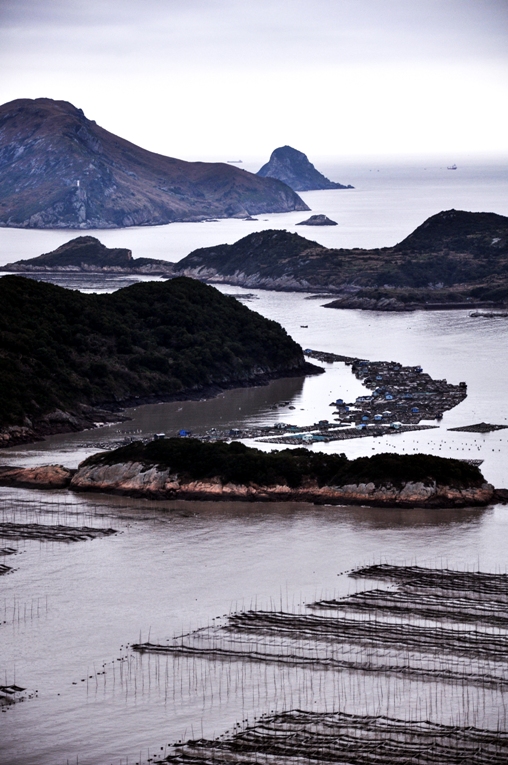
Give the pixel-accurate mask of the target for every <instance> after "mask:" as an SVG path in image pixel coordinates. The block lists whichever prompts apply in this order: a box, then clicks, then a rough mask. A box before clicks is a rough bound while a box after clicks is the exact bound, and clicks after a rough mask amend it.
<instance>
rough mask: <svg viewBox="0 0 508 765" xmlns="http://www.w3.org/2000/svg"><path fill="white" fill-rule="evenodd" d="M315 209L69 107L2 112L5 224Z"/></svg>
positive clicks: (35, 104)
mask: <svg viewBox="0 0 508 765" xmlns="http://www.w3.org/2000/svg"><path fill="white" fill-rule="evenodd" d="M308 209H309V208H308V207H307V205H306V204H305V203H304V202H303V201H302V200H301V199H300V197H299V196H298V195H297V194H296V193H295V192H294V191H293V189H291V188H289V186H287V185H285V184H284V183H282V182H281V181H279V180H277V179H275V178H264V177H262V176H257V175H254V174H253V173H248V172H246V171H244V170H241V169H240V168H238V167H235V166H233V165H228V164H226V163H209V162H184V161H183V160H180V159H175V158H173V157H165V156H162V155H160V154H155V153H154V152H151V151H147V150H146V149H142V148H141V147H139V146H136V145H135V144H133V143H130V142H129V141H126V140H125V139H123V138H120V137H118V136H116V135H113V134H112V133H109V132H108V131H107V130H104V128H102V127H99V125H97V124H96V123H95V122H94V121H93V120H89V119H87V118H86V117H85V115H84V114H83V111H82V110H81V109H77V108H76V107H75V106H73V105H72V104H70V103H67V102H66V101H53V100H52V99H50V98H36V99H33V100H32V99H29V98H22V99H18V100H16V101H11V102H10V103H7V104H4V105H3V106H1V107H0V226H14V227H21V228H75V229H87V228H88V229H89V228H95V229H97V228H119V227H125V226H155V225H160V224H163V223H171V222H173V221H196V220H203V219H205V218H210V217H213V218H230V217H245V216H249V215H253V214H257V213H268V212H271V213H274V212H288V211H290V210H308Z"/></svg>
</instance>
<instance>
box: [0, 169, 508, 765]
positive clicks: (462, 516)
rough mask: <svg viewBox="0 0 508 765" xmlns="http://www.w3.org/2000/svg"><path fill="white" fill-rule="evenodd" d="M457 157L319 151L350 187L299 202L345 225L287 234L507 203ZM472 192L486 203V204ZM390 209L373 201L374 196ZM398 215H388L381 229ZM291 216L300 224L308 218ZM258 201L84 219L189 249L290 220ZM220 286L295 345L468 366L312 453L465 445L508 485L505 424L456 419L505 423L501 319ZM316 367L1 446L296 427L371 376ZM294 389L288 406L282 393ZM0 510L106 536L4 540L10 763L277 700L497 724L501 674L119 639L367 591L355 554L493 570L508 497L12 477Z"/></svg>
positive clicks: (154, 741) (203, 724)
mask: <svg viewBox="0 0 508 765" xmlns="http://www.w3.org/2000/svg"><path fill="white" fill-rule="evenodd" d="M453 159H454V160H455V158H453ZM457 164H458V165H459V168H458V170H457V171H447V170H446V166H444V167H443V168H440V167H435V168H434V169H431V170H430V172H431V174H432V175H429V176H427V177H429V178H431V180H430V181H429V182H428V183H427V182H425V181H424V180H423V174H424V172H429V168H427V170H426V171H425V170H424V168H423V167H421V168H420V167H419V168H418V172H416V171H414V173H413V180H412V181H411V173H410V172H409V171H407V173H406V170H405V169H404V167H403V166H399V168H398V169H397V170H396V169H395V168H393V167H392V169H391V170H390V171H388V170H387V169H385V171H384V174H383V168H382V166H379V167H376V165H374V164H373V165H372V168H367V167H365V168H363V170H362V174H361V173H360V172H359V171H358V175H357V176H355V175H353V172H351V173H347V172H344V170H345V169H347V168H345V167H341V168H340V173H339V169H337V173H333V172H332V171H333V168H331V167H330V168H329V169H326V172H327V174H328V175H329V176H330V177H332V178H334V179H336V180H340V181H342V182H344V183H353V184H354V185H356V186H357V187H358V188H357V190H355V191H354V192H350V191H347V192H346V191H340V192H339V191H336V192H310V193H308V194H307V195H304V196H305V199H306V200H307V201H308V203H309V205H310V202H309V200H310V199H317V198H318V195H320V198H321V200H322V201H321V202H320V203H319V205H315V204H313V205H310V206H312V207H313V212H324V213H325V214H327V215H329V217H332V218H334V219H336V220H338V221H339V223H340V226H337V227H334V228H333V229H327V230H323V229H304V228H303V227H302V228H296V229H292V228H290V230H296V231H298V232H299V233H302V232H303V233H305V234H306V235H308V234H307V232H311V238H315V239H317V240H318V241H323V243H326V244H331V243H332V241H331V240H330V241H326V242H325V237H335V239H333V242H334V243H335V244H334V246H351V245H353V244H357V245H358V244H359V245H362V246H374V245H376V246H377V245H386V244H393V243H394V241H397V240H398V239H401V238H403V236H405V235H407V233H409V232H410V231H411V230H412V229H413V228H414V227H415V225H417V224H418V223H420V222H422V220H423V219H424V218H425V217H427V215H429V214H432V213H434V212H438V211H439V209H445V208H450V207H455V208H462V209H464V208H465V209H478V210H482V209H483V210H485V209H489V210H491V211H494V212H498V213H501V214H507V213H508V209H507V207H506V198H507V196H506V178H505V180H502V179H501V178H500V177H498V174H497V173H498V170H497V169H496V167H492V168H491V175H490V181H489V180H488V179H486V170H485V169H484V170H483V171H482V172H480V171H478V172H477V175H473V177H474V178H476V181H475V183H474V184H472V185H471V182H470V181H471V177H470V178H469V182H468V183H462V182H461V181H460V178H461V176H460V172H461V171H462V164H461V163H459V162H458V161H457ZM378 169H379V174H378V172H377V171H378ZM372 172H373V173H375V175H374V177H373V179H372V181H371V180H370V175H371V174H372ZM389 172H390V173H391V175H390V178H391V180H390V181H389V182H388V180H387V179H388V175H389ZM463 172H465V171H463ZM475 172H476V171H475ZM471 173H473V170H471ZM378 177H379V180H378ZM382 178H385V180H384V181H382V180H381V179H382ZM482 178H483V179H484V180H483V181H482ZM496 179H497V180H496ZM359 181H362V182H361V183H360V182H359ZM383 183H384V191H383V192H382V184H383ZM482 184H483V185H482ZM390 189H391V190H390ZM482 191H483V193H484V197H483V198H484V200H485V199H488V200H489V202H488V203H487V202H485V203H482V193H481V192H482ZM381 192H382V193H381ZM376 195H377V197H376ZM489 195H490V196H489ZM355 199H356V200H359V201H358V202H355ZM376 200H377V201H376ZM468 200H469V201H468ZM355 205H356V207H355ZM383 205H384V207H385V210H384V213H383V211H382V210H378V206H381V207H383ZM409 208H410V209H409ZM362 210H363V212H362ZM367 210H371V211H372V210H375V211H376V212H375V214H374V213H372V212H371V213H370V214H367ZM397 211H399V212H400V221H399V222H398V223H397V224H396V225H395V221H396V220H397ZM346 213H347V215H346ZM289 215H290V216H292V220H293V224H294V222H296V221H297V220H299V219H303V218H304V217H305V215H306V214H305V213H304V214H301V213H299V214H294V213H291V214H289ZM348 216H349V217H348ZM411 216H413V217H411ZM265 217H266V218H267V220H266V221H265V220H260V221H258V222H257V223H249V222H246V221H222V222H219V223H209V224H206V223H203V224H173V226H166V227H158V228H155V229H148V228H147V229H133V230H130V229H128V230H124V231H108V232H99V233H98V235H99V236H100V238H101V240H102V241H104V242H105V243H106V244H108V245H110V246H128V247H130V248H132V249H133V250H134V255H135V256H141V255H143V256H147V255H150V256H152V257H154V256H155V257H163V253H165V257H168V259H178V257H180V256H182V255H184V254H186V252H188V251H190V250H191V249H194V248H195V247H196V246H202V245H203V246H204V245H205V244H215V243H218V242H220V241H234V240H235V239H237V238H239V236H241V235H243V234H244V233H246V232H247V231H250V230H253V228H249V226H252V227H257V226H258V225H259V226H261V225H262V224H263V225H270V226H275V225H276V223H275V221H278V225H280V227H285V226H287V227H289V221H287V220H286V222H285V223H284V222H281V219H282V218H283V217H285V216H280V217H277V216H260V218H265ZM346 218H347V219H348V220H349V223H350V227H351V232H349V233H346V231H341V228H345V227H346V228H347V225H346ZM362 218H363V223H362ZM293 224H291V225H293ZM75 233H76V232H37V231H15V230H7V229H3V230H0V243H1V252H2V258H3V259H4V260H3V262H8V261H9V260H12V259H16V258H18V257H32V256H34V255H36V254H40V253H41V252H43V251H48V250H50V249H53V248H54V246H57V244H59V243H62V242H63V241H66V240H67V239H68V238H70V236H73V235H75ZM86 233H88V232H86ZM360 235H361V236H363V237H364V238H363V239H361V237H360ZM320 237H322V239H320ZM340 237H343V239H341V238H340ZM348 237H350V238H349V239H348ZM353 239H354V241H353ZM340 241H343V242H346V241H347V244H344V245H341V244H339V242H340ZM362 243H363V244H362ZM169 245H171V246H169ZM9 248H10V249H9ZM7 250H9V253H10V254H9V253H8V252H7ZM29 250H30V251H29ZM170 250H171V253H172V254H173V255H174V258H173V255H172V256H171V257H169V255H168V253H169V251H170ZM13 253H14V254H13ZM177 255H178V257H177ZM92 286H93V285H92ZM96 288H97V287H96ZM107 288H108V289H111V288H112V286H111V285H108V287H107ZM221 289H222V290H223V291H224V292H229V293H233V294H236V295H238V296H241V297H240V299H242V300H245V302H246V303H247V304H248V305H249V307H251V308H253V309H254V310H257V311H259V312H260V313H262V314H263V315H265V316H268V317H269V318H274V319H276V320H277V321H279V322H281V323H282V324H283V326H284V327H285V328H286V329H287V331H288V332H289V333H290V334H291V335H292V336H293V337H294V338H295V339H296V340H297V341H298V342H300V343H301V344H302V345H303V346H304V347H312V348H316V349H320V350H329V351H332V352H336V353H340V354H345V355H353V356H359V357H363V358H368V359H393V360H396V361H400V362H402V363H403V364H421V365H422V366H423V368H424V370H425V371H427V372H428V373H429V374H430V375H431V376H432V377H436V378H446V379H448V380H449V381H450V382H453V383H458V382H460V381H465V382H467V385H468V397H467V398H466V399H465V401H464V402H462V403H461V404H460V405H459V406H458V407H456V408H455V409H453V410H451V411H450V412H448V413H446V414H445V416H444V418H443V420H442V422H441V423H439V427H438V428H436V429H435V430H429V431H420V432H415V433H411V434H398V435H393V436H389V437H385V438H380V439H371V438H365V439H357V440H354V441H350V442H335V443H331V444H328V445H323V446H318V445H316V446H313V447H312V448H313V449H318V448H320V449H327V450H332V451H344V452H346V453H347V454H348V455H349V456H351V457H353V456H357V455H360V454H372V453H374V452H376V451H398V452H406V453H407V452H413V451H427V452H429V453H433V454H441V455H443V456H460V457H467V458H479V459H483V460H484V463H483V465H482V469H483V470H484V474H485V476H486V477H487V478H488V479H489V480H491V481H493V482H494V483H495V484H496V485H497V486H507V485H508V468H507V461H506V456H507V454H508V443H507V437H506V435H505V434H506V433H507V432H508V431H504V430H501V431H497V432H494V433H490V434H485V435H479V434H473V433H458V432H453V431H449V430H448V428H449V427H455V426H459V425H469V424H472V423H474V422H479V421H481V420H485V421H487V422H494V423H498V424H508V403H507V400H506V379H507V375H508V366H507V365H508V362H507V360H506V352H505V350H506V341H507V333H508V321H507V320H506V319H492V320H487V319H475V318H472V317H471V316H469V312H467V311H449V312H448V311H446V312H415V313H412V314H388V313H371V312H359V311H357V312H355V311H338V310H333V309H329V308H324V307H323V305H322V304H323V303H324V302H325V301H323V300H308V299H307V297H308V296H307V295H305V294H298V295H293V294H288V293H275V292H269V291H261V290H255V291H254V297H252V296H249V292H248V291H247V290H241V289H238V288H234V287H228V286H223V287H221ZM250 294H252V293H250ZM302 325H307V326H302ZM323 366H324V367H325V369H326V372H325V374H322V375H319V376H313V377H307V378H290V379H287V380H277V381H274V382H273V383H271V384H270V385H268V386H263V387H258V388H249V389H238V390H232V391H227V392H225V393H223V394H221V396H219V397H218V398H217V399H213V400H209V401H202V402H174V403H168V404H160V405H153V406H143V407H138V408H135V409H133V410H129V414H130V415H131V417H132V419H131V420H130V421H128V422H123V423H119V424H117V425H111V426H108V427H106V428H100V429H97V430H93V431H88V432H86V433H77V434H68V435H62V436H53V437H51V438H49V439H47V440H46V441H45V442H42V443H40V444H33V445H27V446H25V447H17V448H13V449H10V450H6V451H5V452H4V453H3V455H2V457H3V460H4V462H6V463H11V464H41V463H48V462H63V463H64V464H67V465H71V466H73V465H75V464H77V462H79V461H80V459H82V458H83V457H84V456H86V455H87V454H89V453H91V452H93V451H95V450H96V449H97V445H98V444H100V443H102V444H107V443H108V441H109V442H114V441H116V440H118V439H121V438H126V437H128V438H131V437H133V438H135V437H138V436H144V435H149V434H151V433H153V432H159V431H167V432H168V433H172V432H175V431H176V430H177V429H178V428H180V427H190V428H191V429H196V430H198V429H202V428H208V427H213V426H216V427H223V426H226V427H227V426H229V427H234V426H238V425H242V424H269V423H270V422H273V421H276V420H278V421H284V422H293V423H295V424H310V423H312V422H315V421H316V420H318V419H324V418H329V416H330V412H331V411H332V409H331V408H330V407H329V403H330V401H332V400H333V399H335V398H337V397H339V396H340V397H346V398H355V397H356V396H357V395H359V394H360V393H361V392H363V388H362V386H361V384H360V383H359V382H358V381H357V380H356V379H355V378H354V376H353V375H352V374H351V371H350V369H349V368H348V367H346V366H345V365H343V364H337V363H335V364H333V365H326V364H325V365H323ZM286 401H289V402H290V405H291V406H294V407H295V408H294V409H289V406H288V405H284V406H282V407H281V406H279V404H282V403H283V402H286ZM274 407H276V408H275V409H274ZM432 424H436V425H437V423H432ZM256 445H258V444H257V442H256ZM263 448H269V447H268V446H265V447H263ZM0 522H16V523H22V522H30V523H31V522H40V523H53V524H55V523H62V524H65V525H75V526H84V525H89V526H102V527H113V528H115V529H117V531H118V532H119V533H118V534H116V535H114V536H110V537H105V538H102V539H95V540H93V541H89V542H77V543H68V544H65V543H58V542H40V541H22V540H20V541H19V542H16V543H14V542H12V541H9V542H8V544H10V545H12V546H16V547H17V548H18V550H19V553H18V554H17V555H14V556H8V557H6V558H2V562H5V563H7V564H8V565H10V566H12V567H14V569H15V571H14V573H12V574H9V575H6V576H2V577H1V579H0V592H1V599H0V656H1V659H0V676H1V677H2V678H3V681H4V682H5V683H10V682H15V683H17V684H18V685H20V686H23V687H26V688H27V689H28V690H30V691H31V692H33V694H35V691H37V694H36V695H34V698H30V699H28V700H27V701H26V702H24V703H19V704H17V705H14V706H13V707H12V708H9V709H8V711H7V712H5V713H2V714H0V762H1V763H2V764H3V765H7V764H9V765H22V764H23V765H36V764H37V765H60V764H61V765H66V763H77V762H79V763H82V765H98V764H99V763H101V764H102V763H115V765H119V764H120V763H123V765H125V763H126V762H127V761H128V762H129V763H135V762H140V763H141V762H142V763H146V762H147V761H148V758H149V757H153V756H155V754H157V753H158V754H160V753H161V752H162V753H163V752H164V749H165V747H166V746H167V744H168V743H169V742H172V741H174V740H177V739H180V738H188V737H191V736H192V737H196V738H197V737H198V736H200V735H206V736H213V735H214V734H215V735H218V734H219V733H221V732H223V731H224V730H225V729H227V728H230V727H231V725H233V724H234V723H235V722H236V721H238V720H241V719H244V718H246V717H249V718H250V719H252V718H253V716H254V715H258V714H260V713H262V712H265V711H268V710H270V709H273V708H277V709H283V708H288V707H291V706H300V707H301V706H304V707H305V708H309V707H310V708H319V709H324V708H328V709H331V708H338V707H340V708H342V709H344V710H345V711H351V712H355V711H360V712H362V711H364V712H367V713H372V714H391V715H393V716H397V715H399V716H402V715H404V714H410V713H412V714H414V715H415V716H416V717H418V716H419V717H420V718H422V719H426V717H428V718H430V719H433V720H437V721H439V722H452V723H453V722H459V723H461V724H473V725H480V726H482V725H485V726H487V727H493V728H495V727H496V725H498V724H501V725H502V726H505V725H506V719H505V712H504V711H503V710H504V709H505V708H506V707H505V702H506V699H505V698H504V696H503V694H499V693H497V692H490V691H485V690H484V691H483V695H482V694H480V695H478V694H476V693H475V692H471V695H470V691H467V692H465V691H464V689H462V688H461V687H459V688H457V687H454V686H451V685H450V686H446V685H439V684H432V683H430V684H429V683H423V682H420V683H415V682H413V681H407V680H406V681H404V682H403V683H402V684H400V683H398V682H397V681H395V680H393V681H390V683H388V685H386V683H385V684H383V683H379V682H377V681H373V680H372V679H369V678H366V677H364V676H360V675H358V673H356V674H355V673H353V675H350V674H349V675H348V673H337V674H336V673H319V672H310V673H309V672H307V671H302V670H298V669H293V670H291V669H286V670H281V669H277V668H274V667H268V668H267V667H262V668H256V667H253V666H252V665H249V664H244V663H242V662H234V663H233V664H230V663H226V664H223V663H216V662H215V663H214V662H206V661H203V660H188V659H180V660H174V659H173V658H172V657H169V658H166V657H162V658H161V657H153V656H152V657H150V656H139V655H138V654H134V653H133V652H132V651H131V650H130V649H129V647H128V645H127V644H129V643H132V642H136V641H138V640H139V639H141V640H148V639H150V640H151V641H152V642H157V641H164V640H165V639H167V638H170V637H171V636H172V635H173V634H175V633H177V634H178V633H181V632H183V631H188V630H189V629H194V628H197V627H201V626H207V625H208V624H210V623H211V620H212V619H214V618H215V617H217V616H222V615H223V614H227V613H228V612H230V611H234V610H237V609H240V608H250V607H268V608H269V607H274V604H275V603H276V604H277V607H278V604H279V603H280V604H281V607H282V608H284V609H289V610H298V609H304V607H305V603H308V602H311V601H312V600H314V599H316V598H317V597H327V596H333V595H334V594H335V595H337V594H347V593H348V592H354V591H356V589H357V588H358V587H360V588H365V587H367V586H369V587H370V586H372V583H364V582H363V583H359V582H358V581H355V580H351V579H349V578H348V577H347V576H345V575H341V576H340V577H339V576H337V574H339V573H340V572H343V571H345V570H348V569H351V568H353V567H356V566H359V565H362V564H365V563H372V562H379V561H388V562H391V563H396V564H404V563H415V562H416V563H418V564H420V565H437V566H439V565H448V566H450V567H457V568H461V569H469V570H471V569H477V568H478V567H479V568H481V569H482V570H489V571H505V570H506V539H507V538H508V511H507V509H506V508H505V507H503V506H494V507H489V508H476V509H461V510H421V509H414V510H400V509H368V508H361V507H358V508H326V507H314V506H311V505H302V504H288V505H284V504H274V505H262V504H258V503H250V504H249V503H247V504H244V503H238V504H236V503H218V504H215V503H199V502H150V501H147V500H135V499H127V498H118V497H106V496H100V495H96V496H93V495H88V496H78V495H71V494H68V493H66V492H63V491H61V492H60V491H55V492H42V491H27V490H22V489H20V490H13V489H5V488H4V489H0ZM103 673H104V674H103ZM3 681H2V682H3Z"/></svg>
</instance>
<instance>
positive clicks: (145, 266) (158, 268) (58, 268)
mask: <svg viewBox="0 0 508 765" xmlns="http://www.w3.org/2000/svg"><path fill="white" fill-rule="evenodd" d="M0 271H10V272H16V273H24V274H25V273H26V274H28V273H62V272H63V273H65V272H73V273H75V272H81V273H108V274H151V275H153V276H171V275H172V274H173V264H172V263H168V262H167V261H165V260H156V259H155V258H133V257H132V251H131V250H128V249H126V248H123V247H106V246H105V245H103V244H102V242H100V241H99V240H98V239H96V238H95V237H94V236H78V237H76V238H75V239H71V240H70V241H69V242H65V244H62V245H61V246H60V247H58V248H57V249H56V250H53V251H52V252H46V253H44V254H43V255H38V256H37V257H35V258H30V259H28V260H17V261H16V262H15V263H7V265H5V266H0Z"/></svg>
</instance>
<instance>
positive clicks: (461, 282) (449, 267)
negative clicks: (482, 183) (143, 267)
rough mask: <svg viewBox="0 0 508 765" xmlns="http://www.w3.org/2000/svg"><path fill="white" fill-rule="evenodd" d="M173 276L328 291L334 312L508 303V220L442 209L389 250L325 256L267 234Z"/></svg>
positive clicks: (310, 244)
mask: <svg viewBox="0 0 508 765" xmlns="http://www.w3.org/2000/svg"><path fill="white" fill-rule="evenodd" d="M175 273H181V274H185V275H187V276H192V277H194V278H197V279H203V280H204V281H209V282H227V283H230V284H235V285H238V286H242V287H249V288H252V287H261V288H265V289H281V290H289V291H294V290H299V291H316V292H332V293H337V295H341V297H340V298H339V299H338V300H337V301H336V303H335V304H334V305H333V307H347V308H349V307H353V308H377V309H385V310H404V309H408V308H412V307H417V306H420V305H424V304H450V306H451V307H453V305H454V304H461V303H462V302H464V301H466V302H467V301H473V303H474V301H483V302H485V301H494V302H497V303H503V301H508V218H507V217H505V216H502V215H496V214H495V213H472V212H464V211H457V210H447V211H444V212H441V213H438V214H437V215H433V216H432V217H431V218H429V219H428V220H426V221H425V222H424V223H423V224H422V225H421V226H419V227H418V228H417V229H416V230H415V231H414V232H413V233H412V234H410V235H409V236H408V237H406V238H405V239H404V240H403V241H401V242H400V243H399V244H397V245H395V246H394V247H384V248H378V249H373V250H365V249H360V248H356V249H344V248H336V249H330V248H326V247H323V246H322V245H320V244H318V243H317V242H314V241H312V240H309V239H306V238H304V237H302V236H300V235H298V234H291V233H289V232H287V231H275V230H266V231H262V232H258V233H255V234H250V235H249V236H246V237H244V238H243V239H241V240H239V241H238V242H236V243H235V244H231V245H227V244H222V245H218V246H216V247H207V248H203V249H199V250H195V251H194V252H192V253H190V255H188V256H187V257H186V258H183V260H181V261H179V263H177V264H176V265H175Z"/></svg>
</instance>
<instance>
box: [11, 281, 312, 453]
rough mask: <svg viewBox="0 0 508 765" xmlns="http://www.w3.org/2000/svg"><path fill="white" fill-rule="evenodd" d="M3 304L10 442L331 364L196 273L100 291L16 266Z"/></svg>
mask: <svg viewBox="0 0 508 765" xmlns="http://www.w3.org/2000/svg"><path fill="white" fill-rule="evenodd" d="M0 305H1V306H2V311H1V313H0V445H2V446H10V445H12V444H14V443H19V442H23V441H33V440H34V439H36V438H38V437H41V436H44V435H46V434H49V433H57V432H66V431H72V430H81V429H83V428H86V427H93V426H94V424H96V423H97V422H107V421H111V420H113V419H116V420H118V419H119V416H118V414H117V412H118V411H119V410H120V408H121V407H124V406H127V405H134V404H140V403H148V402H155V401H161V400H170V399H172V398H173V399H174V398H192V397H196V398H199V397H201V396H203V395H205V394H206V395H213V393H214V392H215V393H217V392H218V391H219V390H222V389H225V388H229V387H235V386H241V385H253V384H259V383H263V382H266V381H267V380H270V379H273V378H275V377H283V376H289V375H304V374H306V373H309V372H317V371H320V370H319V368H317V367H315V366H313V365H311V364H309V363H308V362H306V361H305V359H304V356H303V352H302V349H301V348H300V346H299V345H298V344H297V343H295V342H294V341H293V340H292V339H291V338H290V337H289V336H288V335H287V333H286V331H285V330H284V329H283V328H282V327H281V326H280V325H279V324H277V323H276V322H274V321H270V320H268V319H265V318H263V317H262V316H260V315H259V314H257V313H255V312H253V311H251V310H249V309H248V308H247V307H246V306H244V305H241V304H240V303H239V302H238V301H237V300H235V298H233V297H229V296H226V295H222V294H221V293H220V292H219V291H218V290H216V289H214V288H213V287H209V286H207V285H205V284H202V283H200V282H198V281H196V280H192V279H187V278H185V277H183V278H182V277H179V278H176V279H172V280H170V281H167V282H148V283H140V284H135V285H132V286H130V287H126V288H124V289H121V290H118V291H117V292H114V293H113V294H100V295H98V294H84V293H80V292H77V291H72V290H67V289H64V288H63V287H58V286H56V285H53V284H48V283H42V282H37V281H35V280H32V279H26V278H23V277H21V276H4V277H3V278H2V279H0Z"/></svg>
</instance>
